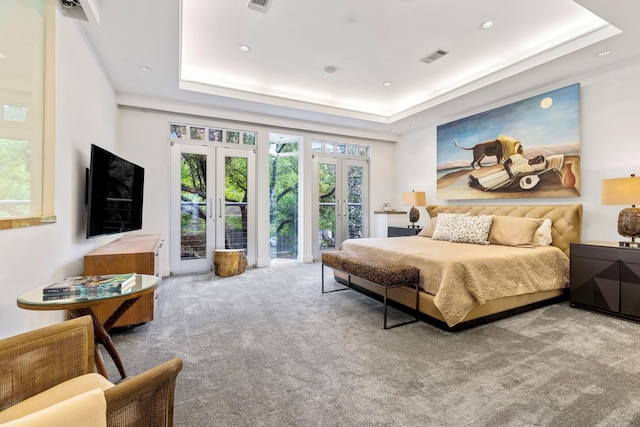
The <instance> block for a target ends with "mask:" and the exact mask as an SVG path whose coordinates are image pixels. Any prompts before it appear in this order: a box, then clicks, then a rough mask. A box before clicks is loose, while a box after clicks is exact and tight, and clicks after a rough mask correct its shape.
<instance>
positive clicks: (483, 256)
mask: <svg viewBox="0 0 640 427" xmlns="http://www.w3.org/2000/svg"><path fill="white" fill-rule="evenodd" d="M341 249H343V250H349V251H354V252H359V253H362V254H370V255H375V256H382V257H384V258H387V259H391V260H395V261H399V262H403V263H405V264H409V265H412V266H415V267H418V268H419V269H420V287H421V288H422V289H424V290H425V291H427V292H429V293H431V294H433V295H435V297H434V304H435V305H436V307H437V308H438V309H439V310H440V312H441V313H442V316H443V318H444V319H445V321H446V322H447V324H448V325H449V326H454V325H456V324H457V323H459V322H460V321H462V319H464V317H465V316H466V314H467V313H468V312H469V311H470V310H471V309H472V308H473V307H475V306H476V305H478V304H484V302H485V301H487V300H491V299H496V298H501V297H505V296H510V295H521V294H527V293H533V292H537V291H544V290H551V289H561V288H566V287H567V286H568V284H569V258H568V257H567V256H566V255H565V254H564V253H563V252H562V251H561V250H560V249H558V248H556V247H553V246H539V247H535V248H515V247H511V246H501V245H486V246H484V245H474V244H467V243H452V242H448V241H440V240H432V239H430V238H427V237H421V236H410V237H394V238H366V239H351V240H346V241H345V242H343V243H342V246H341Z"/></svg>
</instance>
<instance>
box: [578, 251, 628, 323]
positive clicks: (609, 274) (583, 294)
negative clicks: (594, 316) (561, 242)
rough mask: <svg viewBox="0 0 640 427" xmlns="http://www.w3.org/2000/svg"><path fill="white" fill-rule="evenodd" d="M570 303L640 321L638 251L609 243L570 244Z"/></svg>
mask: <svg viewBox="0 0 640 427" xmlns="http://www.w3.org/2000/svg"><path fill="white" fill-rule="evenodd" d="M569 301H570V304H571V305H572V306H577V307H582V308H587V309H591V310H595V311H599V312H602V313H607V314H612V315H615V316H619V317H624V318H626V319H631V320H640V249H635V248H626V247H620V246H619V245H618V243H608V242H583V243H572V244H571V285H570V297H569Z"/></svg>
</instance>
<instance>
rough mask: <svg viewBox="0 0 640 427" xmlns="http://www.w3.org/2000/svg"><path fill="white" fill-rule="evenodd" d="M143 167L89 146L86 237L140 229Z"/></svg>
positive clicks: (94, 146)
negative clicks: (89, 162)
mask: <svg viewBox="0 0 640 427" xmlns="http://www.w3.org/2000/svg"><path fill="white" fill-rule="evenodd" d="M143 190H144V168H142V167H140V166H138V165H136V164H134V163H131V162H130V161H127V160H125V159H123V158H122V157H119V156H116V155H115V154H113V153H111V152H109V151H107V150H105V149H104V148H100V147H98V146H97V145H94V144H92V145H91V164H90V166H89V170H88V173H87V213H88V218H87V238H90V237H96V236H102V235H106V234H115V233H123V232H125V231H131V230H139V229H141V228H142V195H143Z"/></svg>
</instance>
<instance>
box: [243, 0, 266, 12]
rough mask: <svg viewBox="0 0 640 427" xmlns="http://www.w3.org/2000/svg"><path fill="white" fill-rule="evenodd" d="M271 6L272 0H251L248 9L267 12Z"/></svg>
mask: <svg viewBox="0 0 640 427" xmlns="http://www.w3.org/2000/svg"><path fill="white" fill-rule="evenodd" d="M269 6H271V0H249V3H247V9H253V10H257V11H258V12H262V13H267V10H269Z"/></svg>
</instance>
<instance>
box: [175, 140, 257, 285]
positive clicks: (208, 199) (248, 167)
mask: <svg viewBox="0 0 640 427" xmlns="http://www.w3.org/2000/svg"><path fill="white" fill-rule="evenodd" d="M254 163H255V152H254V150H253V149H239V148H228V147H206V146H200V145H191V144H179V143H174V144H173V145H172V147H171V171H172V173H171V180H172V182H171V248H170V253H171V272H172V273H174V274H181V273H193V272H201V271H210V270H211V268H212V263H213V251H214V249H246V250H247V261H248V263H249V265H252V264H254V263H255V249H254V248H255V233H254V232H253V230H254V224H255V191H254V183H255V178H254V171H255V164H254Z"/></svg>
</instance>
